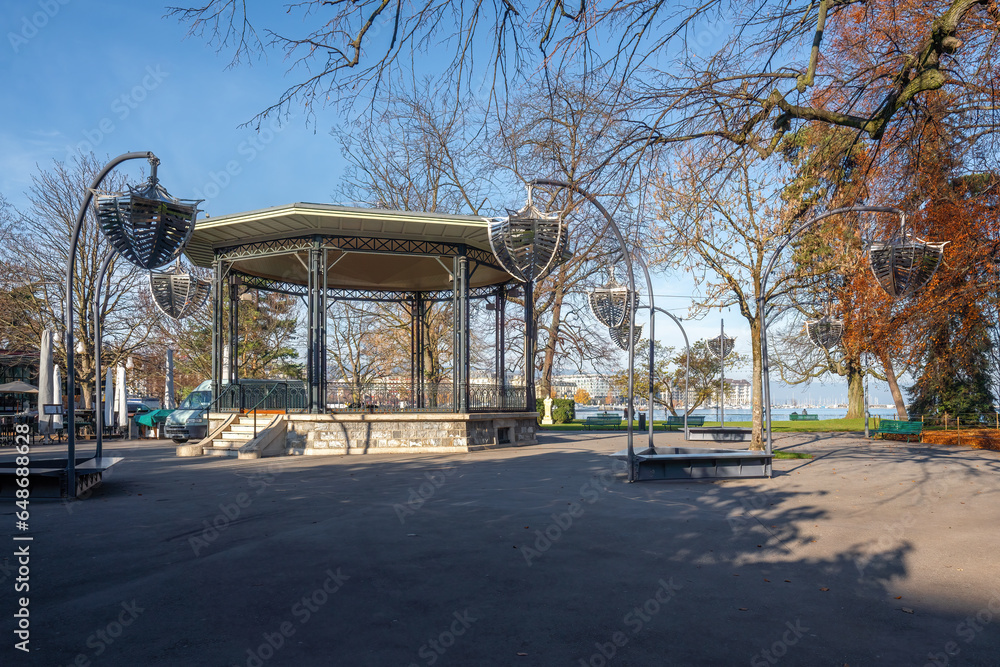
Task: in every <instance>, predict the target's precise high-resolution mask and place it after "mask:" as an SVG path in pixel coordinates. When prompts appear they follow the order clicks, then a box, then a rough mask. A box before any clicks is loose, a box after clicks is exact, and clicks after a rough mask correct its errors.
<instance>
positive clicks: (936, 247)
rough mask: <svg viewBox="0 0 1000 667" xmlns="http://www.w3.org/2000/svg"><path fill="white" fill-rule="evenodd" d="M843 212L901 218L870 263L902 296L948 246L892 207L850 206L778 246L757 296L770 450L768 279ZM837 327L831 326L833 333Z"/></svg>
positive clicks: (875, 246)
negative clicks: (804, 238) (805, 239)
mask: <svg viewBox="0 0 1000 667" xmlns="http://www.w3.org/2000/svg"><path fill="white" fill-rule="evenodd" d="M841 213H892V214H894V215H898V216H899V219H900V232H901V233H900V238H897V239H895V240H892V241H889V242H883V243H871V244H870V245H869V246H868V262H869V265H870V266H871V270H872V274H873V275H874V276H875V279H876V280H877V281H878V284H879V286H880V287H881V288H882V289H883V290H884V291H885V293H886V294H888V295H889V296H892V297H896V298H901V297H905V296H909V295H911V294H913V293H914V292H916V291H917V290H919V289H921V288H922V287H924V286H925V285H926V284H927V283H928V282H930V280H931V278H933V277H934V273H935V272H936V271H937V269H938V267H939V266H940V264H941V260H942V259H943V256H944V247H945V246H946V245H947V244H948V241H944V242H938V243H931V242H928V241H923V240H921V239H918V238H917V237H916V235H913V234H910V233H909V232H908V231H907V230H906V213H904V212H903V211H902V210H900V209H898V208H895V207H890V206H847V207H844V208H835V209H832V210H830V211H827V212H826V213H822V214H820V215H818V216H816V217H814V218H811V219H809V220H806V221H805V222H803V223H802V224H800V225H799V226H797V227H796V228H795V229H793V230H792V231H791V232H789V234H788V236H786V237H785V239H784V240H783V241H782V242H781V243H780V244H779V245H778V248H777V249H776V250H775V251H774V254H773V255H771V259H770V260H769V261H768V263H767V267H766V268H765V269H764V273H763V276H762V278H761V288H760V296H759V297H757V312H758V313H760V314H761V316H762V317H761V328H760V352H761V372H762V375H763V381H764V382H763V385H764V410H765V419H766V428H767V445H766V453H767V454H771V451H772V449H771V448H772V444H773V443H772V438H771V380H770V368H769V363H768V358H767V311H766V308H767V279H768V277H769V276H770V275H771V271H772V270H773V269H774V265H775V263H776V262H777V261H778V257H779V256H780V255H781V251H782V250H784V249H785V247H786V246H787V245H788V244H789V243H791V241H792V239H794V238H796V237H797V236H799V235H800V234H801V233H802V232H804V231H805V230H807V229H809V228H810V227H812V226H813V225H814V224H816V223H817V222H819V221H820V220H823V219H825V218H828V217H830V216H833V215H839V214H841ZM833 329H834V327H831V332H832V331H833Z"/></svg>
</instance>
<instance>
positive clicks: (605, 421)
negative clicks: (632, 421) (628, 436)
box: [583, 412, 622, 431]
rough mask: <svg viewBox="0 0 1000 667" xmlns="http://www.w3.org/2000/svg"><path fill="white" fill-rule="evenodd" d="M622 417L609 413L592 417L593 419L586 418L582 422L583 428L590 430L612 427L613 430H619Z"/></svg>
mask: <svg viewBox="0 0 1000 667" xmlns="http://www.w3.org/2000/svg"><path fill="white" fill-rule="evenodd" d="M621 425H622V416H621V415H615V414H611V413H609V412H605V413H601V414H598V415H594V416H593V417H587V418H586V419H585V420H584V422H583V428H584V429H586V430H588V431H589V430H590V429H592V428H594V427H595V426H614V427H615V430H618V429H619V428H621Z"/></svg>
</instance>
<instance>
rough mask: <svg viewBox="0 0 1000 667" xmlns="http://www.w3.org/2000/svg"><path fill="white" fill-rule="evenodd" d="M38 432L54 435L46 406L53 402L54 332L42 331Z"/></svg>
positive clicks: (39, 365) (39, 367)
mask: <svg viewBox="0 0 1000 667" xmlns="http://www.w3.org/2000/svg"><path fill="white" fill-rule="evenodd" d="M38 362H39V364H38V432H39V433H40V434H42V435H45V436H48V435H51V434H52V429H51V428H50V427H49V420H48V418H47V417H45V409H44V407H43V406H44V405H45V404H46V403H51V402H52V332H51V331H49V330H48V329H46V330H44V331H42V347H41V351H40V353H39V359H38Z"/></svg>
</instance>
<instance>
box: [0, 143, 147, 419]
mask: <svg viewBox="0 0 1000 667" xmlns="http://www.w3.org/2000/svg"><path fill="white" fill-rule="evenodd" d="M101 167H102V165H101V164H99V163H98V162H97V159H96V158H95V156H94V155H93V154H91V155H89V156H86V157H83V158H77V160H76V162H75V163H73V164H71V165H68V164H65V163H62V162H55V163H54V164H53V166H52V168H51V169H50V170H48V171H45V170H40V171H39V172H38V173H36V174H35V175H34V176H32V186H31V188H30V189H29V191H28V193H27V196H28V201H29V205H30V206H29V209H28V210H27V211H23V212H19V213H18V217H17V224H16V227H15V229H14V230H13V235H14V236H13V238H14V240H15V242H14V243H13V244H8V245H7V246H6V250H7V254H8V256H7V257H6V261H7V262H9V263H10V264H11V265H14V266H16V267H17V269H18V271H20V272H21V273H20V280H19V281H18V282H17V284H16V285H13V284H12V286H15V287H16V290H15V292H14V293H15V294H17V296H18V304H19V307H20V308H21V311H20V319H19V321H18V323H17V326H13V327H11V328H8V329H7V336H8V337H9V338H10V343H11V344H12V345H15V346H17V347H19V348H20V349H25V350H28V349H31V350H34V349H37V348H38V345H39V341H40V340H41V332H42V330H43V329H52V330H56V331H58V330H61V329H62V328H63V326H64V312H63V310H64V299H65V279H66V266H67V263H68V255H69V246H70V239H71V237H72V233H73V228H74V226H75V224H76V216H77V211H78V210H79V207H80V204H81V203H82V199H83V196H84V193H86V191H87V188H88V187H89V186H90V183H91V182H92V181H93V179H94V176H95V175H96V174H97V173H98V171H99V170H100V169H101ZM103 187H105V188H106V189H109V190H112V191H113V190H118V189H121V188H122V187H123V179H122V178H121V177H116V176H115V175H111V176H109V177H108V178H107V179H105V183H104V185H103ZM110 250H111V245H110V244H109V243H108V242H107V240H106V239H105V238H104V236H103V234H102V233H101V232H100V229H99V227H98V224H97V220H96V218H95V216H94V214H93V209H91V210H90V211H88V212H87V215H86V216H85V218H84V224H83V228H82V231H81V234H80V241H79V244H78V246H77V260H76V265H75V274H74V276H73V308H74V312H75V315H74V321H75V322H76V327H77V330H76V332H75V333H74V336H75V338H76V340H77V341H78V342H80V343H82V344H83V346H84V348H85V352H84V353H83V354H82V355H81V354H78V355H76V357H75V359H76V363H75V364H74V365H75V368H76V375H77V378H78V380H79V382H80V385H79V386H80V391H81V395H82V397H83V404H84V406H86V407H90V405H91V397H92V390H93V382H94V368H95V364H94V354H95V351H94V348H93V341H94V325H95V319H94V314H93V310H92V305H93V303H94V300H95V297H96V299H97V302H98V313H99V314H98V317H99V318H100V320H101V331H102V333H103V338H104V341H105V343H104V347H103V350H104V359H103V363H104V367H105V368H108V367H111V366H114V365H116V364H118V363H124V361H125V360H126V358H127V357H128V356H129V355H131V354H134V353H136V352H137V351H139V350H140V349H141V348H142V347H143V345H144V344H145V342H146V339H147V337H148V335H149V330H150V325H151V324H152V318H153V313H152V311H151V310H150V309H148V308H144V307H143V306H142V304H141V302H140V301H139V300H138V298H137V296H136V295H137V293H138V291H139V290H141V289H142V288H143V287H145V285H144V282H145V276H144V274H143V273H142V272H140V271H139V270H138V269H136V268H135V267H133V266H132V265H131V264H129V263H128V262H126V261H124V260H122V259H120V258H118V257H115V258H114V259H113V260H112V262H111V264H110V265H109V270H108V274H107V275H106V276H105V277H104V279H103V283H102V288H101V292H100V294H97V282H98V273H99V269H100V266H101V263H102V261H103V259H104V256H105V254H106V253H108V252H109V251H110ZM5 324H13V323H7V322H5ZM55 356H56V358H57V359H61V360H62V361H61V363H63V364H65V358H66V353H65V349H64V348H63V347H62V346H61V345H60V346H57V349H56V350H55Z"/></svg>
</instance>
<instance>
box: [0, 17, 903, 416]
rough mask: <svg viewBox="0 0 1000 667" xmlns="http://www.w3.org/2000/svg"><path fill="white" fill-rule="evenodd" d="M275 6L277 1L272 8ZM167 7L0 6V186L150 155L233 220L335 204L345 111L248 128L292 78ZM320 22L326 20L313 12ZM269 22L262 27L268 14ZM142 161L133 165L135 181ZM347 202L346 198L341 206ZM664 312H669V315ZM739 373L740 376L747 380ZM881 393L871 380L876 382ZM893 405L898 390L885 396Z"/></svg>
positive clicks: (187, 193) (780, 395)
mask: <svg viewBox="0 0 1000 667" xmlns="http://www.w3.org/2000/svg"><path fill="white" fill-rule="evenodd" d="M258 4H259V5H260V6H261V8H259V9H255V10H254V11H257V12H258V16H259V17H263V16H264V12H270V13H271V16H268V17H266V18H267V22H268V23H269V24H271V25H274V24H275V23H287V22H290V21H298V20H300V19H298V18H296V17H290V16H289V15H287V14H286V13H285V11H284V9H283V4H280V3H258ZM268 8H269V9H268ZM165 13H166V9H165V7H164V6H163V5H160V4H159V3H157V2H134V1H133V2H115V1H111V2H93V1H91V2H85V1H84V0H34V1H30V2H28V1H23V0H6V2H4V3H3V4H2V6H0V17H2V20H0V25H3V31H4V36H3V43H2V44H0V67H2V71H3V72H4V73H5V77H4V82H5V84H6V90H5V92H6V103H5V104H4V105H2V107H0V193H3V194H4V195H5V196H6V197H7V199H8V200H9V201H11V203H13V204H14V205H15V206H17V207H19V208H25V205H26V200H25V198H24V194H23V193H24V191H25V190H26V189H27V188H28V187H29V186H30V183H31V175H32V174H33V173H34V172H36V171H37V169H38V168H39V167H41V168H43V169H48V168H50V167H51V166H52V163H53V160H59V161H64V160H68V159H71V158H72V157H73V155H74V154H75V153H77V152H80V151H83V152H88V151H90V150H93V151H94V153H95V154H96V155H97V156H98V158H99V159H104V158H106V157H112V156H114V155H118V154H120V153H124V152H128V151H140V150H152V151H153V152H155V153H156V154H157V155H158V156H159V157H160V159H161V165H160V178H161V181H162V183H163V185H164V186H165V187H166V188H167V189H168V190H169V191H170V192H171V194H173V195H174V196H176V197H181V198H197V199H205V200H206V201H205V203H204V204H202V209H203V210H204V211H206V212H207V213H208V214H210V215H222V214H225V213H233V212H237V211H247V210H252V209H256V208H264V207H267V206H276V205H280V204H286V203H291V202H296V201H304V202H333V197H334V193H335V192H336V190H337V185H338V182H339V180H340V177H341V174H342V172H343V161H342V159H341V155H340V149H339V146H338V145H337V143H336V141H335V140H334V138H333V137H331V136H330V133H329V131H330V129H331V128H332V127H333V126H334V125H335V124H337V122H338V120H339V119H338V117H337V116H336V113H335V111H334V110H333V109H332V108H328V109H325V110H319V111H318V112H317V118H316V122H315V123H309V124H307V123H306V119H305V116H304V115H303V114H302V113H301V109H299V108H293V110H292V115H291V116H290V117H289V118H287V119H282V122H281V123H280V124H279V123H278V122H276V121H273V122H271V123H269V124H265V125H264V126H263V127H262V128H261V131H260V132H256V131H254V130H253V129H251V128H247V127H241V125H242V124H244V123H246V122H247V121H249V120H250V119H251V118H252V117H253V116H254V115H255V114H256V113H257V112H259V111H261V110H262V109H264V108H265V107H266V106H268V105H270V104H271V103H273V102H274V101H275V100H277V99H278V97H279V95H280V94H281V93H282V92H283V91H284V90H285V88H286V87H287V84H288V82H289V81H292V79H290V78H286V70H287V68H288V66H287V63H286V62H285V61H284V60H283V58H282V56H281V54H280V53H274V52H272V53H271V54H269V56H268V57H267V58H266V59H261V60H258V61H256V62H255V63H254V64H253V66H246V65H243V66H239V67H236V68H233V69H227V66H228V64H229V59H230V53H229V52H228V51H224V52H222V53H216V50H215V48H214V47H212V46H209V45H207V44H206V42H205V40H204V39H202V38H199V37H190V38H187V37H186V26H185V25H181V24H179V23H178V22H177V20H176V19H173V18H164V14H165ZM314 18H315V17H314ZM261 22H262V23H263V22H264V21H261ZM143 166H145V165H144V163H140V162H139V161H136V162H134V163H132V164H131V166H128V167H127V170H128V172H129V173H131V174H134V175H136V176H137V175H138V173H139V170H140V169H141V168H142V167H143ZM334 203H336V202H334ZM655 282H656V289H655V291H656V292H657V294H662V295H664V296H662V297H661V298H660V299H659V300H658V305H662V306H663V307H665V308H668V309H670V310H671V311H672V312H674V313H675V314H677V315H678V316H682V317H683V316H685V315H686V309H687V307H688V305H689V304H690V298H689V297H686V296H684V295H686V294H689V293H690V291H691V289H692V286H691V285H690V282H689V281H688V280H687V279H686V278H682V277H679V276H659V277H657V278H656V279H655ZM722 317H723V318H724V319H725V320H726V329H727V333H729V334H730V335H736V336H737V349H738V350H740V351H741V352H743V353H745V354H747V355H749V352H750V347H749V329H748V328H747V327H746V326H745V325H744V324H743V320H742V318H740V317H739V315H738V313H736V312H735V311H733V312H729V313H724V314H722ZM660 319H661V320H665V319H666V318H660ZM686 328H687V330H688V336H689V337H690V338H691V339H692V340H695V339H698V338H705V337H710V336H716V335H718V330H719V316H718V315H713V316H710V317H709V318H707V319H705V320H702V321H697V322H688V323H686ZM659 329H660V331H661V332H663V335H661V336H657V338H658V339H659V340H661V341H662V342H664V343H666V344H673V345H676V346H678V347H679V346H680V344H681V343H680V336H679V334H676V333H674V329H675V325H674V324H673V323H672V322H662V323H661V324H660V326H659ZM748 371H749V369H748V368H747V369H740V370H737V371H735V372H734V373H733V376H734V377H748ZM873 389H874V388H873ZM875 392H876V393H881V394H882V395H883V399H882V401H883V402H885V401H887V400H888V393H887V391H885V390H883V391H881V392H879V390H877V389H876V390H875ZM773 393H774V395H775V398H776V399H777V400H779V401H781V400H785V399H786V398H787V397H788V396H793V395H806V394H810V393H811V394H812V395H813V396H814V397H817V398H818V397H819V396H829V397H830V398H831V399H832V398H836V397H839V396H845V395H846V385H845V384H843V383H841V382H836V383H834V384H832V385H829V386H822V385H813V387H812V388H807V389H802V390H801V391H799V389H790V390H788V391H785V390H783V389H782V388H780V387H778V386H775V388H774V391H773Z"/></svg>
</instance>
